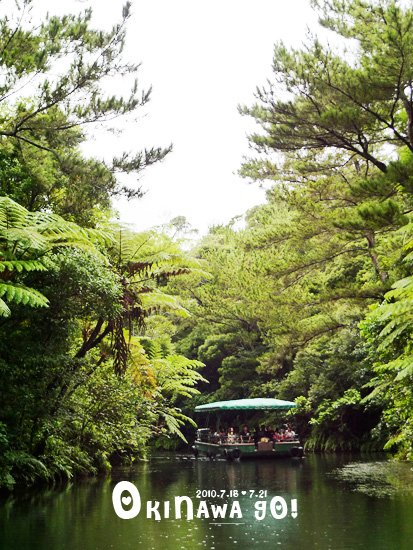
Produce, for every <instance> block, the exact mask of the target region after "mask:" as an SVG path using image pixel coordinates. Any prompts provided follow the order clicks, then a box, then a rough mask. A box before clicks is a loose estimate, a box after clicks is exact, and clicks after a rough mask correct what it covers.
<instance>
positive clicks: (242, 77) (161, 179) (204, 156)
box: [40, 0, 316, 233]
mask: <svg viewBox="0 0 413 550" xmlns="http://www.w3.org/2000/svg"><path fill="white" fill-rule="evenodd" d="M40 1H42V0H40ZM43 2H44V4H43V5H45V6H46V5H48V6H50V7H51V11H53V12H55V11H57V10H59V11H60V12H64V11H68V9H73V8H74V9H80V8H83V7H86V6H89V5H91V6H92V7H93V10H94V17H95V21H96V23H97V24H99V25H102V26H108V25H110V24H112V23H114V22H115V21H117V20H118V19H119V15H120V13H121V9H122V5H123V1H122V0H111V1H109V0H92V1H82V0H71V1H69V2H65V3H64V4H63V3H62V5H57V6H56V4H54V6H53V4H52V3H51V2H50V1H49V0H43ZM52 6H53V7H52ZM132 10H133V16H132V18H131V20H130V22H129V26H128V37H127V47H126V52H125V55H126V57H127V58H128V59H131V60H133V61H139V62H141V63H142V65H141V68H140V82H141V85H142V86H143V87H145V88H147V87H149V86H150V85H152V86H153V93H152V99H151V101H150V103H149V104H148V107H147V108H146V109H145V111H142V113H141V115H142V116H141V117H140V120H139V121H138V122H135V123H133V124H131V123H129V124H124V128H123V133H122V134H121V135H118V136H114V135H111V134H109V135H108V134H102V135H100V133H99V132H96V134H95V136H94V139H93V140H92V141H91V142H90V143H89V144H88V145H87V147H86V151H87V152H88V153H90V154H93V155H95V156H101V155H102V154H103V155H105V154H106V155H108V156H110V154H111V153H112V152H113V151H114V150H116V151H121V150H133V149H134V148H137V147H142V146H146V147H148V146H152V145H155V146H158V145H161V146H163V145H168V144H169V143H173V146H174V150H173V152H172V153H170V155H168V157H167V158H166V159H165V160H164V161H163V163H162V164H160V165H155V166H153V167H151V168H149V169H148V170H147V171H146V172H145V175H144V176H143V177H142V178H141V182H140V183H141V185H142V186H143V188H144V189H145V190H146V195H145V197H144V198H143V199H136V200H133V201H130V202H127V201H126V200H121V201H119V202H117V203H116V207H117V209H118V211H119V213H120V219H121V221H123V222H127V223H132V224H133V225H134V226H135V227H136V228H137V229H138V230H142V229H146V228H149V227H152V226H155V225H160V224H162V223H166V222H168V221H169V220H170V219H172V218H174V217H175V216H179V215H183V216H186V217H187V219H188V221H189V222H190V223H191V224H192V226H193V227H194V228H197V229H199V230H200V231H201V232H202V233H204V232H206V231H207V229H208V227H209V226H211V225H213V224H218V223H226V222H228V221H229V220H230V219H231V218H232V217H233V216H236V215H239V214H243V213H244V212H245V211H246V210H247V209H248V208H250V207H252V206H254V205H256V204H258V203H260V202H263V200H264V191H263V190H262V189H260V188H259V185H258V184H256V183H255V184H252V185H251V184H249V183H248V182H247V181H246V180H243V179H242V178H240V177H239V176H238V175H236V171H237V170H238V168H239V167H240V164H241V161H242V157H243V155H246V154H248V143H247V139H246V134H247V133H248V132H249V131H251V129H252V128H253V126H252V122H251V121H249V120H248V119H247V118H246V117H241V116H240V115H239V114H238V112H237V105H238V104H239V103H245V104H251V103H253V101H254V97H253V94H254V90H255V87H256V86H257V85H262V84H265V81H266V79H267V78H268V77H270V76H271V62H272V52H273V45H274V43H275V42H276V41H278V40H280V39H281V40H284V41H285V42H287V43H290V44H293V45H299V44H300V43H301V42H302V41H303V40H304V38H305V33H306V28H307V26H308V27H310V28H314V27H315V24H316V18H315V16H314V14H313V12H312V11H311V9H310V1H309V0H254V1H253V0H249V1H246V0H208V1H205V0H202V1H201V0H145V1H143V0H134V1H133V3H132ZM121 84H122V83H121V82H119V86H120V85H121ZM144 115H145V116H144Z"/></svg>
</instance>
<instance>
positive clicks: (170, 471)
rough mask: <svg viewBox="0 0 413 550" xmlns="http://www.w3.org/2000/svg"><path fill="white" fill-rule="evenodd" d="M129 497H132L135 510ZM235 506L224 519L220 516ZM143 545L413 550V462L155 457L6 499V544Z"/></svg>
mask: <svg viewBox="0 0 413 550" xmlns="http://www.w3.org/2000/svg"><path fill="white" fill-rule="evenodd" d="M123 480H125V481H130V482H132V483H133V484H134V485H135V486H136V488H137V489H138V491H139V494H140V500H141V510H140V512H139V514H138V515H137V516H136V517H135V518H133V519H129V520H124V519H120V518H119V517H117V515H116V513H115V511H114V508H113V505H112V491H113V487H114V486H115V485H116V483H117V482H119V481H123ZM122 495H127V493H122ZM176 496H188V497H190V499H191V502H192V503H193V513H194V518H193V519H187V517H186V515H187V507H186V505H183V506H182V512H183V517H182V518H181V519H177V518H176V517H175V514H176V510H175V506H174V499H175V497H176ZM275 497H281V498H280V499H275ZM129 500H130V499H129V498H128V497H127V496H126V497H124V502H125V503H126V506H125V509H127V508H128V506H127V505H128V501H129ZM147 501H152V504H150V506H152V508H153V509H156V510H157V511H158V512H159V514H160V517H161V519H160V520H156V519H154V515H156V514H155V512H153V511H152V513H151V517H149V518H148V517H147ZM153 501H159V502H160V505H159V508H156V506H157V505H154V502H153ZM201 501H203V502H204V504H202V505H201ZM165 502H169V503H170V509H169V518H168V517H165V516H166V515H168V513H167V512H165V505H164V503H165ZM234 503H238V504H234ZM284 503H285V504H284ZM295 503H296V508H295ZM135 504H136V503H135ZM225 504H227V508H226V513H225V514H224V515H223V517H213V516H214V510H215V514H216V513H217V510H219V508H217V507H218V506H219V507H220V509H221V515H222V514H223V512H222V510H224V505H225ZM200 505H201V509H200ZM213 505H214V506H215V508H213ZM131 506H133V503H132V504H131V505H129V508H128V509H130V507H131ZM167 507H168V505H166V508H167ZM231 510H232V512H233V513H232V514H231V513H230V512H231ZM295 512H296V513H295ZM197 515H199V516H200V517H198V518H197ZM208 515H209V517H208ZM274 515H275V517H273V516H274ZM284 516H285V517H284ZM139 547H142V548H145V549H146V548H148V549H154V550H158V549H160V550H177V549H179V550H180V549H185V550H188V549H189V550H191V549H195V548H208V549H224V548H225V549H226V548H231V547H234V548H238V549H251V548H253V547H259V548H261V549H267V548H268V549H270V548H271V549H273V548H277V547H280V548H283V549H287V550H289V549H291V550H293V549H299V550H301V549H312V548H320V549H323V550H324V549H332V550H341V549H343V550H344V549H348V550H355V549H359V548H360V549H371V550H373V549H374V550H381V549H382V550H404V549H406V550H407V549H409V550H410V549H411V548H413V473H412V466H411V465H410V464H395V463H393V462H391V461H387V460H384V459H381V458H378V457H377V456H374V455H372V456H369V457H356V456H353V457H350V456H340V455H334V456H309V457H307V458H306V459H304V460H303V461H294V460H273V461H269V460H261V461H255V462H253V461H250V462H233V463H227V462H225V461H212V462H210V461H207V460H194V459H187V458H184V457H175V456H169V457H158V458H157V457H154V458H153V459H151V461H149V462H147V463H140V464H138V465H136V466H134V467H133V468H131V469H119V470H116V471H115V472H114V474H113V475H112V477H111V478H110V479H105V480H98V479H92V480H86V481H82V482H76V483H73V484H69V485H67V486H65V487H64V488H61V489H48V490H43V491H38V492H31V493H29V494H26V495H22V494H20V495H18V496H15V497H11V498H8V499H7V500H3V501H2V502H1V505H0V548H1V549H2V550H23V549H24V550H29V549H30V550H37V549H39V550H40V549H41V550H46V549H51V550H55V549H56V550H60V549H62V550H63V549H68V550H69V549H70V550H92V549H97V550H101V549H102V550H105V549H109V548H115V549H117V550H126V549H132V548H139Z"/></svg>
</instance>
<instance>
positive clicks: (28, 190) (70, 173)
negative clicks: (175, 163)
mask: <svg viewBox="0 0 413 550" xmlns="http://www.w3.org/2000/svg"><path fill="white" fill-rule="evenodd" d="M31 7H32V6H31V0H24V1H23V2H22V4H20V5H17V11H16V16H15V17H10V16H9V15H8V14H7V15H6V14H5V15H4V17H3V18H2V21H1V25H0V63H1V66H2V70H3V73H4V77H3V79H2V83H1V86H0V103H1V104H2V109H1V115H0V136H2V143H1V147H0V156H1V157H3V164H5V165H6V166H7V168H8V170H9V171H12V172H13V173H14V176H15V177H14V180H13V181H14V182H15V185H17V189H16V188H13V189H11V190H10V191H8V188H10V187H9V186H10V181H9V182H7V178H6V180H4V179H3V184H2V188H3V189H2V190H3V193H4V192H5V193H6V194H9V192H11V193H17V194H18V196H17V197H13V198H16V199H17V200H19V196H20V197H21V194H22V193H23V196H24V201H25V204H24V205H25V206H26V207H28V208H30V209H35V208H41V207H43V205H44V202H45V201H46V203H47V204H48V205H49V206H50V205H51V206H53V205H54V204H55V202H56V201H58V202H59V201H60V202H62V197H59V198H58V197H57V195H58V192H59V191H60V194H61V193H62V189H65V190H66V192H63V194H64V195H65V197H64V198H65V199H66V201H67V200H69V197H67V193H68V190H69V189H71V188H72V187H73V185H74V186H75V190H76V192H78V189H79V186H80V187H82V189H83V193H85V191H86V189H87V181H88V179H89V180H90V179H92V180H93V182H94V184H95V186H97V189H96V190H95V192H94V197H95V202H97V203H98V204H99V203H101V206H103V207H107V206H108V197H109V196H111V195H113V194H116V193H126V194H127V195H128V196H129V197H132V196H139V194H140V190H139V189H132V188H127V187H125V186H123V187H122V185H120V184H118V183H117V181H116V179H115V176H116V173H118V172H126V173H135V174H139V173H140V172H141V171H142V170H143V169H144V168H145V167H147V166H149V165H151V164H153V163H154V162H157V161H160V160H162V159H163V158H164V157H165V155H166V154H167V153H168V152H169V151H170V150H171V147H167V148H160V147H152V148H148V149H145V150H144V151H138V152H135V153H133V152H130V153H129V152H125V153H123V154H121V155H120V156H118V157H116V158H113V160H112V162H110V163H108V164H102V163H96V162H94V161H84V160H83V159H81V157H80V155H79V152H78V150H77V147H78V146H79V144H80V143H81V142H82V141H83V140H84V138H85V133H84V132H85V129H86V127H90V126H93V125H94V124H97V123H99V124H100V125H102V124H107V123H108V122H110V121H111V120H113V119H116V118H117V117H119V116H124V115H128V114H131V113H133V112H134V111H135V110H136V109H138V108H140V107H142V106H144V105H145V104H146V103H147V102H148V101H149V98H150V89H149V90H147V91H141V92H140V91H139V90H138V86H137V81H136V73H137V70H138V67H139V66H138V65H136V64H130V63H127V62H125V61H124V60H123V59H122V51H123V47H124V43H125V33H126V25H127V21H128V19H129V17H130V4H129V3H126V4H125V6H124V8H123V11H122V16H121V20H120V22H119V23H117V24H115V25H114V26H113V27H112V29H111V30H110V31H108V32H104V31H100V30H96V29H93V28H91V16H92V12H91V10H86V11H85V12H83V13H81V14H79V15H65V16H62V17H57V16H47V18H46V20H45V21H43V22H41V23H40V24H39V25H38V24H37V23H36V19H35V17H34V15H33V14H32V13H31ZM112 77H116V78H119V77H123V78H124V79H128V78H131V79H132V82H131V90H130V94H129V95H128V96H116V95H108V94H107V93H106V92H105V84H106V82H108V80H110V79H111V78H112ZM27 92H29V94H30V95H29V97H26V96H25V95H24V94H26V93H27ZM100 128H102V126H100ZM39 156H42V157H43V159H42V160H43V163H42V164H43V167H42V168H41V169H39V165H38V164H37V165H36V161H33V157H36V158H37V159H38V158H39ZM9 174H10V172H8V174H7V176H8V175H9ZM30 180H31V181H30ZM79 180H80V181H79ZM24 183H25V185H23V184H24ZM28 184H29V185H28ZM87 192H88V193H89V199H90V196H91V195H92V196H93V192H92V189H89V190H88V191H87ZM90 194H91V195H90ZM80 196H81V194H80V193H79V194H78V197H77V198H79V197H80ZM72 198H73V197H72ZM87 200H88V197H87V196H84V197H83V201H82V203H83V205H84V206H85V204H86V203H87ZM63 202H64V201H63ZM73 206H74V203H73V202H72V208H73ZM67 207H68V205H67V204H66V205H65V206H64V208H66V214H68V213H69V212H67ZM61 213H64V212H63V211H62V212H61ZM71 214H72V215H73V212H71Z"/></svg>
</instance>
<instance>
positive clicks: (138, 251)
mask: <svg viewBox="0 0 413 550" xmlns="http://www.w3.org/2000/svg"><path fill="white" fill-rule="evenodd" d="M313 4H314V8H315V9H317V10H318V11H319V14H320V24H321V25H322V26H323V27H324V29H325V32H326V33H327V34H328V37H329V41H330V43H331V40H332V41H333V43H334V47H332V46H329V45H328V42H327V41H325V40H324V39H317V38H309V39H308V42H307V44H306V46H305V47H303V48H302V49H301V50H290V49H288V48H287V47H286V46H285V45H283V44H277V45H276V46H275V51H274V63H273V77H272V79H270V80H269V83H268V85H267V87H266V88H262V89H258V90H257V94H256V95H257V103H256V104H255V105H253V106H252V107H240V112H241V113H243V114H244V115H247V116H252V117H253V118H254V119H255V120H256V121H257V122H258V124H259V125H260V130H259V132H257V133H256V134H253V135H251V136H250V138H249V139H250V143H251V145H252V147H253V149H255V150H256V152H257V156H256V157H254V158H251V159H247V160H246V161H245V162H244V164H243V165H242V168H241V171H240V172H241V174H242V175H243V176H245V177H247V178H250V179H251V180H253V181H256V180H258V181H262V180H264V181H266V183H267V184H269V190H268V193H267V201H266V203H265V204H263V205H261V206H258V207H255V208H253V209H252V210H250V211H249V212H248V213H247V214H246V215H245V218H244V220H243V221H244V224H243V226H242V228H239V224H237V223H236V222H237V220H234V222H233V223H230V224H229V225H227V226H219V227H214V228H212V229H211V230H210V232H209V234H208V235H206V236H205V237H204V238H202V239H201V240H200V241H199V242H198V243H197V245H196V246H195V248H194V249H193V250H192V251H191V252H186V251H185V248H186V247H184V246H182V242H180V241H179V239H177V238H176V236H175V235H174V236H172V233H176V231H175V230H177V229H179V230H184V229H185V220H183V219H180V218H178V219H176V220H175V221H174V222H173V223H172V226H171V227H172V232H171V228H169V229H168V228H165V229H164V231H158V232H155V231H147V232H144V233H139V234H138V233H134V232H133V231H130V230H126V229H125V228H123V227H120V226H118V225H115V224H111V223H110V221H109V220H110V216H111V212H110V204H111V202H110V201H111V197H113V196H114V195H116V194H118V193H126V195H127V196H129V197H133V196H137V195H139V193H140V190H139V188H133V189H131V188H124V187H122V185H121V183H120V182H119V179H118V177H117V173H118V172H122V171H123V172H126V173H130V172H135V173H139V172H140V171H141V170H142V169H143V168H145V167H147V166H149V165H150V164H152V163H154V162H156V161H160V160H162V159H163V157H164V156H165V155H166V154H167V153H168V152H169V149H170V148H166V149H162V148H151V149H148V150H145V151H143V152H142V151H141V152H137V153H130V154H124V155H121V156H120V157H118V158H115V159H113V161H112V162H111V163H108V162H107V161H106V162H104V161H102V160H99V159H91V158H85V157H84V156H83V154H82V153H81V149H80V145H81V144H82V142H83V141H84V140H85V131H84V127H85V125H86V124H93V123H94V122H97V121H100V122H102V121H107V120H108V119H111V118H113V117H117V116H120V115H128V113H132V112H134V110H135V109H137V108H138V107H140V106H142V105H143V104H145V103H146V102H147V101H148V99H149V93H148V92H143V93H141V95H138V90H137V87H136V84H132V90H131V94H130V95H129V96H128V97H106V95H105V93H104V89H105V87H104V85H103V83H104V81H105V79H107V78H110V77H111V76H119V75H122V76H124V77H127V76H128V75H129V76H132V77H134V76H135V73H136V70H137V67H136V66H131V65H129V64H126V63H124V62H123V61H122V48H123V43H124V36H125V24H126V22H127V19H128V17H129V6H128V5H127V6H125V8H124V10H123V14H122V18H121V22H120V23H119V24H117V25H115V26H114V27H113V29H112V30H111V31H109V32H108V33H105V32H101V31H98V30H94V29H91V27H90V21H91V14H90V12H85V13H84V14H81V15H79V16H65V17H61V18H56V17H51V18H48V19H47V20H46V21H44V22H43V23H42V24H41V25H36V24H34V23H32V22H31V19H30V11H29V9H28V8H29V7H30V2H28V1H26V2H23V4H22V6H21V9H20V13H19V17H18V18H17V19H16V21H13V20H11V19H8V18H4V19H3V20H2V23H1V25H0V45H1V50H0V51H1V54H0V63H1V65H2V69H3V73H4V75H5V76H4V78H3V80H2V85H1V90H0V92H1V103H2V106H1V109H0V136H1V140H0V168H1V170H0V172H1V174H0V380H1V385H0V486H4V487H8V488H12V487H13V485H14V484H15V483H16V482H22V481H23V482H26V483H28V484H29V483H33V482H35V481H37V480H39V479H43V480H53V479H56V478H59V477H61V478H69V477H71V476H73V475H75V474H79V473H84V474H88V473H94V472H98V471H102V470H103V471H104V470H107V469H109V468H110V464H111V463H113V462H116V461H122V460H133V459H134V458H135V457H137V456H143V455H144V454H145V452H146V450H147V447H148V443H149V442H150V441H151V440H152V441H155V444H156V445H161V446H163V447H166V446H171V445H173V444H174V438H175V437H180V438H181V439H182V440H185V437H186V434H187V433H188V431H187V430H188V424H189V425H190V424H191V420H190V417H191V416H192V409H193V406H194V404H195V403H198V402H205V401H208V400H212V399H231V398H242V397H250V396H251V397H254V396H262V397H265V396H268V397H279V398H285V399H289V400H292V399H295V400H296V402H297V404H298V408H297V410H295V411H294V412H293V413H291V414H292V415H293V420H294V422H295V423H296V425H297V428H298V430H299V432H300V433H301V435H302V436H304V437H305V438H306V444H307V448H312V449H325V450H334V449H342V450H350V449H360V448H375V449H381V448H383V447H386V448H388V449H392V450H394V451H396V452H398V453H399V455H400V456H402V457H407V458H409V459H411V458H412V457H413V443H412V441H413V438H412V434H413V393H412V379H413V369H412V360H413V346H412V341H411V339H412V328H413V308H412V299H413V279H412V274H411V265H412V260H413V253H412V248H413V240H412V236H411V233H412V219H411V212H412V206H413V195H412V192H413V47H412V42H411V33H412V27H413V10H412V9H410V8H406V7H403V5H401V3H399V2H397V1H394V0H380V1H377V2H375V1H372V2H366V1H364V0H340V1H339V0H337V1H336V0H329V1H328V0H326V1H321V0H320V1H314V2H313ZM63 58H64V59H65V60H66V61H65V63H63V64H62V59H63ZM29 81H30V82H32V84H31V85H33V82H34V85H35V87H36V92H35V93H32V94H31V97H26V95H25V91H26V87H25V86H26V84H27V82H29ZM28 89H30V86H29V88H28ZM31 90H32V91H33V89H32V88H31ZM203 365H205V366H204V368H203V369H202V375H201V374H200V372H199V369H200V368H201V367H202V366H203ZM185 424H186V427H185ZM192 426H193V422H192ZM154 436H155V437H154ZM171 436H172V437H171Z"/></svg>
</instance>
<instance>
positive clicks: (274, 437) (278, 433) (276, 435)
mask: <svg viewBox="0 0 413 550" xmlns="http://www.w3.org/2000/svg"><path fill="white" fill-rule="evenodd" d="M272 439H273V441H281V434H280V432H279V430H278V428H277V429H276V430H275V432H274V435H273V436H272Z"/></svg>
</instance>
